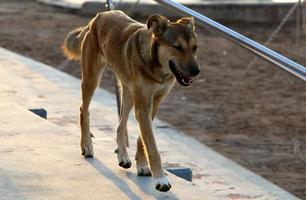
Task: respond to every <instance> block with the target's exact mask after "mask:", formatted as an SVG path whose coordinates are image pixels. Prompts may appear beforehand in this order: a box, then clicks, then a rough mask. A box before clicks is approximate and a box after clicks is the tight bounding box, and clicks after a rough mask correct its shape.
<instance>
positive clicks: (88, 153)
mask: <svg viewBox="0 0 306 200" xmlns="http://www.w3.org/2000/svg"><path fill="white" fill-rule="evenodd" d="M81 150H82V155H83V156H84V157H86V158H92V157H93V155H94V151H93V147H92V143H91V142H90V143H87V144H81Z"/></svg>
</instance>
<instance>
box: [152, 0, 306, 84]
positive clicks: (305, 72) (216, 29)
mask: <svg viewBox="0 0 306 200" xmlns="http://www.w3.org/2000/svg"><path fill="white" fill-rule="evenodd" d="M155 1H156V2H158V3H160V4H162V5H164V6H166V7H168V8H171V9H173V10H175V11H177V12H179V13H181V14H185V15H189V16H193V17H194V18H195V19H196V20H197V23H198V24H199V25H200V26H201V27H203V28H205V29H207V30H209V31H211V32H213V33H216V34H219V35H221V36H222V37H225V38H227V39H229V40H230V41H232V42H234V43H236V44H238V45H239V46H242V47H244V48H245V49H247V50H249V51H251V52H252V53H254V54H256V55H257V56H259V57H261V58H263V59H265V60H267V61H269V62H270V63H272V64H274V65H276V66H278V67H280V68H281V69H283V70H285V71H287V72H289V73H290V74H293V75H295V76H296V77H298V78H300V79H302V80H304V81H306V68H305V67H304V66H302V65H300V64H298V63H296V62H294V61H292V60H290V59H288V58H286V57H285V56H282V55H280V54H279V53H277V52H275V51H273V50H271V49H269V48H267V47H265V46H263V45H261V44H259V43H257V42H255V41H253V40H251V39H249V38H247V37H245V36H243V35H241V34H239V33H237V32H235V31H233V30H231V29H229V28H227V27H225V26H223V25H221V24H219V23H218V22H215V21H214V20H212V19H210V18H208V17H206V16H204V15H201V14H200V13H198V12H196V11H194V10H192V9H190V8H187V7H186V6H183V5H181V4H179V3H177V2H176V1H172V0H155Z"/></svg>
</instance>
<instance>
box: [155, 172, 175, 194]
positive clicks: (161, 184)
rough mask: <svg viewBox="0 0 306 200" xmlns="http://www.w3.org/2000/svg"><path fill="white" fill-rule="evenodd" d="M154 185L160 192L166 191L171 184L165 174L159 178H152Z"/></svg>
mask: <svg viewBox="0 0 306 200" xmlns="http://www.w3.org/2000/svg"><path fill="white" fill-rule="evenodd" d="M153 181H154V185H155V189H156V190H158V191H160V192H167V191H169V190H170V188H171V184H170V183H169V180H168V179H167V177H166V176H162V177H160V178H154V179H153Z"/></svg>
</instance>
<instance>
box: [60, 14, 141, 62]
mask: <svg viewBox="0 0 306 200" xmlns="http://www.w3.org/2000/svg"><path fill="white" fill-rule="evenodd" d="M143 27H144V25H143V24H140V23H139V22H137V21H135V20H133V19H131V18H130V17H128V16H127V15H126V14H124V13H123V12H122V11H109V12H101V13H98V14H97V15H96V17H94V18H93V19H92V20H91V21H90V22H89V23H88V25H87V26H85V27H79V28H77V29H74V30H72V31H71V32H70V33H69V34H68V35H67V36H66V38H65V41H64V45H63V51H64V53H65V55H66V56H67V57H68V58H69V59H73V60H79V58H80V55H81V46H82V42H83V40H84V37H85V35H86V34H87V32H90V34H94V35H95V37H96V38H98V40H97V41H96V42H98V46H99V50H100V51H101V52H100V53H101V54H102V55H103V56H105V57H107V58H108V60H112V57H113V55H120V54H121V51H122V49H123V48H124V45H125V43H126V41H127V40H128V38H129V36H130V35H131V34H133V33H134V32H135V31H137V30H138V29H140V28H143ZM106 50H107V51H106Z"/></svg>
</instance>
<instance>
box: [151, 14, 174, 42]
mask: <svg viewBox="0 0 306 200" xmlns="http://www.w3.org/2000/svg"><path fill="white" fill-rule="evenodd" d="M168 23H169V20H168V19H167V18H166V17H164V16H161V15H157V14H156V15H151V16H150V17H149V19H148V21H147V27H148V29H150V30H152V32H153V34H154V36H155V37H157V38H161V37H162V36H163V34H164V33H165V31H166V29H167V27H168Z"/></svg>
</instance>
